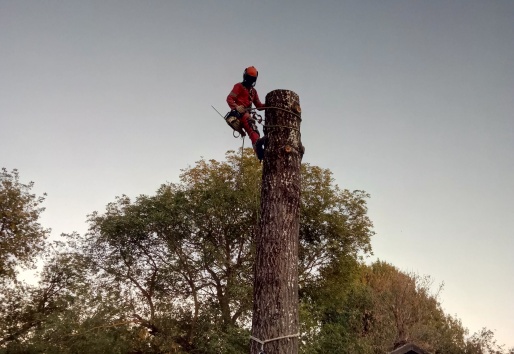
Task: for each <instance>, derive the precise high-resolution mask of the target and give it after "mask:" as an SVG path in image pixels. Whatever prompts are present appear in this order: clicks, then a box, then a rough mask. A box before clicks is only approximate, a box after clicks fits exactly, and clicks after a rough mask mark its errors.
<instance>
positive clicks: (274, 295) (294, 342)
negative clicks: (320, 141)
mask: <svg viewBox="0 0 514 354" xmlns="http://www.w3.org/2000/svg"><path fill="white" fill-rule="evenodd" d="M266 106H267V107H272V108H267V109H266V117H265V118H266V124H265V126H264V133H265V136H266V139H267V140H266V144H265V146H266V149H265V155H264V160H263V174H262V191H261V209H260V210H261V218H260V222H259V233H258V235H257V239H256V259H255V265H254V293H253V301H254V302H253V319H252V337H254V339H252V340H251V344H250V353H252V354H258V353H261V350H262V349H264V352H265V353H266V354H296V353H298V336H297V334H298V332H299V318H298V235H299V226H300V165H301V159H302V156H303V146H302V144H301V139H300V122H301V118H300V112H301V109H300V101H299V97H298V95H297V94H296V93H294V92H292V91H288V90H275V91H272V92H270V93H269V94H268V95H266ZM280 337H286V338H282V339H277V338H280ZM256 339H257V340H256ZM259 341H261V342H264V345H263V343H259Z"/></svg>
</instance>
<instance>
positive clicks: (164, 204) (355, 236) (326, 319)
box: [0, 149, 506, 354]
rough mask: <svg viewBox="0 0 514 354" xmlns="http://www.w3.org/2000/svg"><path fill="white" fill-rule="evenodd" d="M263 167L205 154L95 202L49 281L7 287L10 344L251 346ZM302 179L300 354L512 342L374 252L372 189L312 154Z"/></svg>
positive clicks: (447, 349)
mask: <svg viewBox="0 0 514 354" xmlns="http://www.w3.org/2000/svg"><path fill="white" fill-rule="evenodd" d="M260 169H261V166H260V165H259V164H258V162H257V161H256V160H255V158H254V156H253V152H252V151H251V149H247V150H245V151H244V152H243V154H242V155H241V154H238V153H236V152H234V151H229V152H228V153H227V156H226V160H224V161H215V160H204V159H202V160H200V161H198V162H196V164H195V165H194V166H192V167H188V168H187V169H184V170H183V171H182V173H181V175H180V181H179V182H178V183H166V184H163V185H162V186H160V187H159V188H158V189H157V191H156V192H155V194H153V195H140V196H138V197H136V198H130V197H128V196H125V195H123V196H120V197H118V198H116V199H115V200H114V201H113V202H111V203H109V204H108V205H107V206H106V209H105V210H104V211H102V212H93V213H92V214H91V215H89V217H88V220H89V231H88V232H87V233H86V234H85V235H79V234H76V233H71V234H69V235H66V237H65V239H64V240H63V241H62V242H54V243H53V244H47V246H46V248H45V254H46V259H47V261H46V263H45V265H44V268H43V270H42V272H41V277H40V282H39V284H38V285H35V286H29V285H27V284H24V283H21V282H20V283H18V284H17V285H13V286H9V287H5V289H3V290H2V294H1V297H0V299H1V301H0V306H1V308H0V314H1V315H0V353H65V354H66V353H70V354H71V353H133V354H135V353H197V354H204V353H205V354H210V353H234V354H235V353H243V352H247V351H248V343H249V341H248V336H249V328H250V326H251V310H252V277H253V272H252V267H253V261H254V239H255V236H256V232H257V228H256V226H257V222H258V220H259V198H260V190H259V188H260V171H261V170H260ZM10 176H11V177H6V178H7V179H9V178H10V180H11V181H13V180H16V181H17V178H18V177H17V174H16V177H14V175H12V174H11V175H10ZM18 187H22V188H21V190H22V191H25V192H27V187H26V186H25V187H23V186H21V185H18ZM24 188H25V189H24ZM19 189H20V188H19ZM29 189H30V188H29ZM301 189H302V190H301V217H300V235H299V236H300V244H299V247H300V249H299V273H300V283H299V297H300V322H301V337H300V352H301V353H305V354H311V353H312V354H314V353H364V354H366V353H385V352H387V351H390V350H392V349H393V348H395V347H397V346H399V345H401V344H402V343H405V342H409V341H411V342H415V343H416V344H417V345H419V346H420V347H423V348H425V349H427V350H429V351H431V352H433V353H450V354H452V353H455V354H481V353H488V352H487V350H489V353H506V352H505V351H504V349H503V348H501V347H500V346H497V345H496V343H494V337H493V336H492V332H488V330H487V329H484V331H482V332H481V333H479V334H476V335H475V336H473V337H468V336H467V332H466V330H465V328H464V327H463V326H462V324H461V323H460V321H459V320H458V319H455V318H453V317H451V316H448V315H446V314H445V313H444V312H443V310H442V309H441V306H440V304H439V301H438V295H439V290H440V289H439V288H438V287H436V289H435V291H434V290H433V289H432V282H431V279H430V278H429V277H425V276H419V275H417V274H409V273H405V272H402V271H400V270H398V269H397V268H395V267H394V266H393V265H391V264H388V263H386V262H376V263H373V264H370V265H367V264H366V263H365V262H364V259H365V258H366V256H367V255H369V254H371V251H372V248H371V239H372V237H373V235H374V232H373V225H372V222H371V220H370V219H369V217H368V215H367V205H366V201H367V199H368V197H369V196H368V195H367V194H366V193H365V192H364V191H349V190H346V189H341V188H339V187H338V186H337V185H336V184H335V181H334V180H333V177H332V174H331V172H330V171H329V170H328V169H323V168H320V167H316V166H311V165H309V164H304V165H303V166H302V186H301ZM34 198H35V197H32V199H31V198H29V199H28V200H32V201H33V202H32V204H31V203H29V204H28V205H30V206H31V208H39V203H40V202H41V201H42V200H40V199H36V201H38V203H34ZM37 210H40V209H37ZM37 215H39V214H38V213H36V214H34V216H37ZM36 219H37V218H36ZM35 225H36V224H33V227H35ZM24 230H29V234H30V235H32V234H35V233H32V231H30V230H31V229H30V228H25V229H24ZM34 230H39V231H40V232H39V233H38V235H40V236H41V235H46V233H45V232H41V231H42V230H43V229H42V228H41V226H39V225H38V224H37V227H36V228H35V229H34ZM25 237H28V236H25V235H24V234H23V233H19V236H18V238H16V239H15V238H12V240H17V241H16V242H15V241H13V243H12V244H13V246H12V247H13V248H15V246H20V245H21V244H23V242H24V241H20V240H25ZM28 239H31V237H28ZM38 240H39V243H37V245H38V246H37V247H35V248H36V249H38V250H40V249H41V248H42V246H43V244H42V243H41V242H42V240H43V239H42V238H38ZM31 254H32V255H33V254H35V253H31ZM17 257H19V256H17ZM6 264H7V263H6ZM487 348H489V349H487ZM493 350H497V351H496V352H495V351H493Z"/></svg>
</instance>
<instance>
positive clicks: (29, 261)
mask: <svg viewBox="0 0 514 354" xmlns="http://www.w3.org/2000/svg"><path fill="white" fill-rule="evenodd" d="M33 186H34V183H33V182H30V183H28V184H23V183H21V182H20V178H19V173H18V170H16V169H15V170H12V171H11V172H8V171H7V169H5V168H2V170H1V172H0V281H2V280H7V279H10V280H14V279H15V277H16V268H17V267H19V266H25V267H28V266H32V265H33V264H34V260H35V257H36V256H37V255H38V254H39V253H40V252H41V251H42V250H43V246H44V242H45V239H46V238H47V236H48V234H49V230H47V229H44V228H42V227H41V225H40V224H39V223H38V219H39V216H40V214H41V213H42V212H43V211H44V208H42V207H41V203H42V202H43V201H44V199H45V198H44V196H40V197H37V196H36V195H35V194H31V189H32V188H33Z"/></svg>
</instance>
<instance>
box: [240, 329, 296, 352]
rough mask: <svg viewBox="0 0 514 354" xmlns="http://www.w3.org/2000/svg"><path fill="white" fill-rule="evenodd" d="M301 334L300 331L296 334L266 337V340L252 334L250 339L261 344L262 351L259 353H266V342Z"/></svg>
mask: <svg viewBox="0 0 514 354" xmlns="http://www.w3.org/2000/svg"><path fill="white" fill-rule="evenodd" d="M299 335H300V333H296V334H290V335H288V336H282V337H277V338H272V339H266V340H260V339H259V338H257V337H254V336H250V339H252V340H254V341H256V342H257V343H259V344H260V345H261V348H260V352H259V354H265V353H264V344H266V343H269V342H274V341H276V340H280V339H287V338H294V337H298V336H299Z"/></svg>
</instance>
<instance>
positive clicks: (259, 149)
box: [253, 136, 266, 161]
mask: <svg viewBox="0 0 514 354" xmlns="http://www.w3.org/2000/svg"><path fill="white" fill-rule="evenodd" d="M265 143H266V137H264V136H263V137H262V138H259V139H258V140H257V141H256V142H255V143H254V144H253V150H254V151H255V154H256V155H257V158H258V159H259V161H262V159H263V158H264V144H265Z"/></svg>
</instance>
